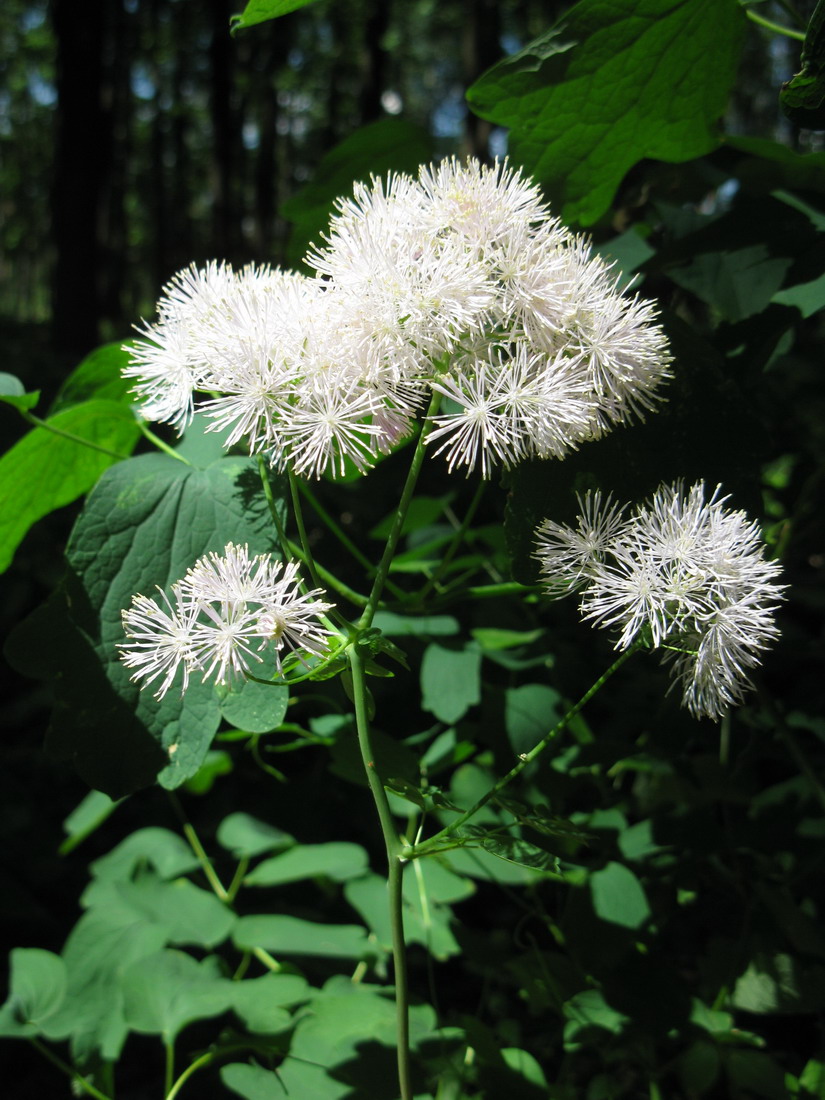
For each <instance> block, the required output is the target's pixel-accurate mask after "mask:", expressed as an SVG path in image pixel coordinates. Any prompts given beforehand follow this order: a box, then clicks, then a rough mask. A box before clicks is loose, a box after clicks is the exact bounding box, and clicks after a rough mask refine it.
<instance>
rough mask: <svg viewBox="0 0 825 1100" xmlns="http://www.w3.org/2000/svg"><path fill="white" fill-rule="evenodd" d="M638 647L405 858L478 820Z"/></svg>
mask: <svg viewBox="0 0 825 1100" xmlns="http://www.w3.org/2000/svg"><path fill="white" fill-rule="evenodd" d="M638 648H639V647H638V646H631V647H630V649H626V650H625V651H624V653H622V654H621V655H620V656H619V657H617V658H616V660H615V661H614V662H613V664H612V665H611V666H610V668H608V669H607V671H606V672H605V673H603V675H602V676H600V677H599V679H598V680H597V681H596V682H595V684H593V685H592V687H590V688H588V690H587V691H586V692H585V693H584V695H582V697H581V699H579V701H578V703H575V704H574V705H573V706H572V707H571V708H570V710H568V712H567V713H566V714H565V716H564V717H563V718H562V719H560V721H558V722H557V723H556V725H555V726H553V728H552V729H551V730H550V732H549V733H547V734H545V736H544V737H542V739H541V741H539V742H538V743H537V744H536V745H534V746H533V748H532V749H530V751H529V752H525V753H522V754H521V756H520V757H519V761H518V763H517V764H516V765H515V766H514V767H512V768H511V769H510V771H509V772H507V774H506V775H505V776H502V778H501V779H499V780H498V782H496V783H494V784H493V786H492V787H490V789H489V790H488V791H487V793H486V794H484V795H482V796H481V798H479V800H478V802H476V803H475V804H474V805H473V806H471V807H470V809H469V810H465V811H464V813H462V814H460V815H459V816H458V817H457V818H456V819H455V820H454V821H451V822H450V824H449V825H447V826H446V827H445V828H443V829H442V830H441V831H440V832H438V833H436V834H435V836H431V837H429V839H427V840H425V841H422V843H421V844H410V845H408V846H407V847H406V848H404V849H403V850H402V856H403V857H404V858H405V859H416V858H418V857H419V856H423V855H426V854H427V853H429V852H432V851H437V850H438V849H439V848H440V847H443V845H444V842H445V841H447V840H449V838H450V837H452V836H453V835H454V834H455V833H456V832H457V831H458V830H459V829H460V828H461V826H462V825H465V824H466V823H467V822H468V821H469V820H470V818H472V817H474V816H475V815H476V814H477V813H478V811H479V810H480V809H481V808H482V806H486V805H487V803H488V802H489V801H490V799H491V798H495V797H496V795H497V794H498V793H499V792H500V791H502V790H503V789H504V788H505V787H506V786H507V785H508V783H511V782H512V781H513V780H514V779H515V778H516V776H517V775H520V774H521V772H523V771H524V769H525V768H526V767H527V765H528V764H532V762H533V761H534V760H535V759H536V757H537V756H538V755H539V754H540V753H542V752H544V750H545V749H546V748H547V746H548V745H549V744H550V743H551V742H552V741H555V739H556V738H557V737H558V736H559V734H560V733H561V732H562V731H563V730H564V729H565V728H566V727H567V726H568V725H569V724H570V722H571V721H572V720H573V719H574V718H575V717H576V715H577V714H578V713H579V711H580V710H582V709H583V708H584V707H585V706H586V705H587V704H588V703H589V702H590V700H591V699H592V698H593V696H594V695H595V694H596V692H598V691H600V690H601V689H602V688H603V687H604V685H605V684H606V683H607V681H608V680H609V679H610V677H611V676H613V674H614V673H616V672H618V671H619V669H620V668H621V667H622V665H623V664H624V663H625V661H627V660H628V659H629V657H630V656H631V654H633V653H635V652H636V650H637V649H638Z"/></svg>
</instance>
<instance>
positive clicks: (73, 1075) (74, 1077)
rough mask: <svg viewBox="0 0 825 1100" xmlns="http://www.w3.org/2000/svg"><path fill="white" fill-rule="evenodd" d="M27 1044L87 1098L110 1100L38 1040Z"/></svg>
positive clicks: (110, 1099)
mask: <svg viewBox="0 0 825 1100" xmlns="http://www.w3.org/2000/svg"><path fill="white" fill-rule="evenodd" d="M29 1042H30V1043H31V1044H32V1046H33V1047H34V1048H35V1049H36V1050H38V1051H40V1053H41V1054H42V1055H43V1057H44V1058H46V1059H48V1061H50V1062H51V1063H52V1065H53V1066H57V1068H58V1069H59V1070H60V1071H61V1072H62V1073H65V1074H66V1076H67V1077H68V1078H69V1080H70V1081H71V1082H72V1085H74V1086H76V1087H77V1088H81V1089H83V1091H84V1092H85V1093H86V1095H87V1096H94V1097H95V1100H112V1098H111V1097H110V1096H107V1095H106V1093H105V1092H101V1091H100V1089H96V1088H95V1087H94V1085H93V1084H92V1083H91V1082H90V1081H87V1080H86V1078H85V1077H83V1075H82V1074H80V1073H78V1072H77V1070H76V1069H74V1068H73V1067H72V1066H70V1065H68V1064H67V1063H66V1062H64V1061H63V1059H62V1058H59V1057H58V1056H57V1055H56V1054H54V1053H53V1052H52V1051H50V1050H49V1048H48V1047H47V1046H45V1044H43V1043H41V1042H40V1040H39V1039H29Z"/></svg>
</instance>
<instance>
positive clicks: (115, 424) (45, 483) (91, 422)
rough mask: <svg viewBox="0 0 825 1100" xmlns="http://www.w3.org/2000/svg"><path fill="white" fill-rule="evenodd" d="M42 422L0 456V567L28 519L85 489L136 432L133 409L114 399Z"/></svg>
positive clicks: (90, 403)
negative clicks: (44, 426) (40, 425)
mask: <svg viewBox="0 0 825 1100" xmlns="http://www.w3.org/2000/svg"><path fill="white" fill-rule="evenodd" d="M46 424H48V425H49V427H48V428H33V429H32V431H30V432H28V433H27V434H26V435H24V436H23V438H22V439H19V440H18V441H17V442H16V443H15V444H14V446H13V447H12V448H11V449H10V450H9V451H7V452H6V453H5V454H4V455H3V456H2V457H0V572H2V571H3V570H5V569H7V568H8V566H9V564H10V563H11V560H12V557H13V555H14V551H15V550H16V549H17V547H18V546H19V545H20V543H21V541H22V540H23V538H24V536H25V535H26V532H27V531H28V530H29V528H30V527H31V526H32V524H34V523H36V522H37V520H39V519H42V518H43V516H46V515H48V514H49V512H53V511H55V509H57V508H62V507H63V506H64V505H65V504H71V502H72V501H73V500H77V498H78V497H80V496H82V495H83V494H84V493H86V492H88V491H89V489H91V487H92V486H93V485H94V484H95V482H96V481H97V480H98V478H99V477H100V475H101V474H102V473H103V471H104V470H106V469H107V468H108V467H110V466H111V465H112V464H113V463H117V462H119V461H120V459H121V458H125V457H126V456H128V455H129V454H130V453H131V452H132V449H133V448H134V446H135V443H136V442H137V439H138V436H139V435H140V429H139V428H138V426H137V423H136V421H135V418H134V415H133V414H132V411H131V409H129V407H128V406H126V405H122V404H119V403H117V402H115V401H86V402H84V403H83V404H81V405H75V406H73V407H72V408H70V409H65V410H64V411H63V412H59V413H57V414H56V415H55V416H51V417H49V419H48V420H47V421H46ZM51 429H54V430H51ZM57 431H60V432H65V433H68V434H69V435H71V436H74V437H76V438H73V439H69V438H66V436H65V435H57V434H55V433H56V432H57ZM83 441H86V442H83ZM87 443H88V444H92V445H94V446H88V445H87ZM94 447H100V448H102V450H95V449H94ZM110 452H111V453H110ZM24 489H25V491H23V490H24Z"/></svg>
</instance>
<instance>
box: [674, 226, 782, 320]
mask: <svg viewBox="0 0 825 1100" xmlns="http://www.w3.org/2000/svg"><path fill="white" fill-rule="evenodd" d="M790 266H791V260H790V259H788V258H786V257H774V256H771V255H770V252H769V251H768V249H767V247H766V246H765V245H764V244H757V245H753V246H752V247H750V248H739V249H736V250H735V251H725V252H706V253H703V254H702V255H699V256H697V257H696V258H695V259H694V260H692V261H691V262H690V263H689V264H686V265H684V266H682V267H669V268H668V275H669V276H670V278H671V279H672V280H673V281H674V282H675V283H677V284H678V285H679V286H682V287H684V288H685V290H690V291H692V292H693V293H694V294H695V295H696V296H697V297H699V298H701V299H702V301H703V302H707V303H708V305H710V306H712V307H713V308H714V309H715V310H717V311H718V312H719V314H720V315H721V316H722V317H723V318H724V319H725V320H727V321H743V320H744V319H745V318H746V317H752V316H753V315H754V314H756V313H761V312H762V310H763V309H765V308H766V307H767V306H768V304H769V303H770V302H771V300H775V299H776V298H777V297H778V295H777V292H778V291H779V288H780V286H781V285H782V280H783V279H784V278H785V274H786V273H787V271H788V268H789V267H790ZM789 304H792V303H789ZM793 304H795V303H793Z"/></svg>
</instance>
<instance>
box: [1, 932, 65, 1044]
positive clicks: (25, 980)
mask: <svg viewBox="0 0 825 1100" xmlns="http://www.w3.org/2000/svg"><path fill="white" fill-rule="evenodd" d="M9 958H10V967H9V969H10V977H9V996H8V999H7V1000H6V1003H5V1004H4V1005H3V1006H2V1007H0V1036H3V1037H5V1038H18V1037H19V1038H26V1037H28V1036H32V1035H37V1034H39V1033H40V1031H41V1024H42V1023H43V1022H44V1021H46V1020H48V1018H49V1017H50V1016H53V1015H54V1013H55V1012H56V1011H57V1010H58V1009H59V1008H60V1006H61V1004H62V1003H63V1000H64V998H65V996H66V966H65V963H64V962H63V960H62V959H61V958H60V956H59V955H53V954H52V952H51V951H41V950H40V948H37V947H17V948H15V949H14V950H13V951H12V952H11V955H10V957H9Z"/></svg>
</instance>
